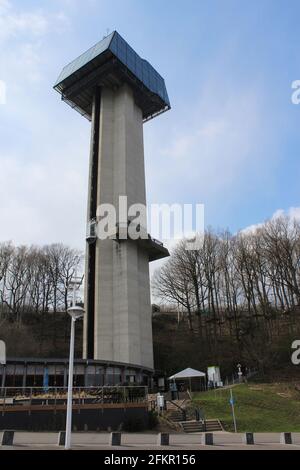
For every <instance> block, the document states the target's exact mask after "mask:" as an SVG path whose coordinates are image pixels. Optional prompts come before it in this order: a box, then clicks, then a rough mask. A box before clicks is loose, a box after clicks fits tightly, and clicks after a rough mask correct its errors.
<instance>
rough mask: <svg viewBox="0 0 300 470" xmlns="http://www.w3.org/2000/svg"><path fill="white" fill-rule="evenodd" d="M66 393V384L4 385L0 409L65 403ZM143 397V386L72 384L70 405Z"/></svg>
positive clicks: (136, 400)
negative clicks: (52, 385) (75, 385)
mask: <svg viewBox="0 0 300 470" xmlns="http://www.w3.org/2000/svg"><path fill="white" fill-rule="evenodd" d="M67 392H68V389H67V387H4V388H2V389H0V412H3V411H4V410H5V408H7V407H12V406H16V405H20V406H30V407H34V406H42V405H45V406H47V405H48V406H49V405H54V406H56V405H66V403H67ZM147 397H148V389H147V387H144V386H134V387H130V386H126V387H125V386H124V387H123V386H118V387H112V386H111V387H73V405H88V404H99V405H101V404H117V403H143V402H146V401H147Z"/></svg>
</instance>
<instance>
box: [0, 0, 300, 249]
mask: <svg viewBox="0 0 300 470" xmlns="http://www.w3.org/2000/svg"><path fill="white" fill-rule="evenodd" d="M299 15H300V3H299V2H298V1H292V0H289V2H284V1H276V0H272V1H267V0H262V1H251V2H248V1H246V0H244V1H242V0H240V1H230V0H227V1H225V0H224V1H221V0H218V1H216V0H215V1H214V0H213V1H212V0H201V1H196V0H185V1H184V2H183V1H177V0H172V1H171V0H164V1H158V0H151V1H146V0H115V1H114V0H109V1H108V0H97V1H96V0H85V1H83V0H47V1H46V0H45V1H41V0H39V1H38V0H36V1H35V0H28V1H26V0H0V80H2V81H5V82H6V85H7V101H6V104H5V105H0V217H1V232H0V239H1V240H13V241H14V242H15V243H28V244H30V243H50V242H58V241H63V242H65V243H69V244H70V245H72V246H76V247H78V248H82V247H83V246H84V237H85V217H86V216H85V211H86V193H87V171H88V157H89V138H90V134H89V131H90V129H89V123H88V121H86V120H85V119H84V118H82V117H81V116H80V115H79V114H77V113H76V112H75V111H73V110H72V109H71V108H69V107H68V106H67V105H65V104H64V103H61V101H60V97H59V95H58V94H57V93H56V92H54V91H53V89H52V86H53V84H54V82H55V80H56V78H57V76H58V74H59V72H60V71H61V68H62V67H63V66H64V65H65V64H66V63H68V62H70V61H71V60H72V59H74V58H75V57H77V56H78V55H79V54H80V53H82V52H84V51H85V50H86V49H87V48H89V47H90V46H91V45H93V44H94V43H96V42H97V41H98V40H100V39H102V37H103V36H104V35H106V34H107V30H109V31H112V30H114V29H117V30H118V32H119V33H120V34H121V35H122V36H123V37H124V38H125V39H126V40H127V41H128V42H129V44H130V45H131V46H132V47H133V48H134V49H135V50H136V51H137V52H138V53H139V54H140V55H141V56H142V57H145V58H147V59H148V60H149V61H150V62H151V63H152V65H153V66H154V67H155V68H157V70H158V71H159V72H160V73H161V75H163V77H164V78H165V81H166V85H167V89H168V92H169V96H170V100H171V105H172V110H171V111H169V112H168V113H165V114H164V115H162V116H160V117H158V118H156V119H154V120H152V121H150V122H149V123H147V124H145V126H144V137H145V158H146V174H147V194H148V202H155V203H165V202H167V203H168V202H169V203H174V202H178V203H204V204H205V217H206V219H205V221H206V225H211V226H213V227H215V228H229V229H230V230H231V231H233V232H235V231H237V230H239V229H244V228H245V227H248V226H250V225H253V224H257V223H260V222H262V221H263V220H265V219H267V218H270V217H271V216H272V215H273V214H274V213H276V212H277V211H278V210H283V211H285V212H289V211H290V212H291V213H293V214H297V215H298V214H300V209H299V206H300V197H299V189H298V188H299V178H300V163H299V157H298V154H299V148H300V132H299V126H300V105H298V106H297V105H294V104H292V102H291V94H292V89H291V84H292V82H293V81H294V80H297V79H300V67H299V44H300V28H299Z"/></svg>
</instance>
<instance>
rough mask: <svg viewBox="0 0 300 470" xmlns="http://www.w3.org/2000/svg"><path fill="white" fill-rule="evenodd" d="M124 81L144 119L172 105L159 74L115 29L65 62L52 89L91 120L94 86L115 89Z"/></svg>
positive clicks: (146, 119) (150, 117)
mask: <svg viewBox="0 0 300 470" xmlns="http://www.w3.org/2000/svg"><path fill="white" fill-rule="evenodd" d="M124 83H127V84H129V85H130V87H131V88H132V90H133V92H134V99H135V102H136V104H137V105H138V106H139V108H140V109H141V110H142V113H143V121H144V122H145V121H148V120H149V119H152V118H154V117H155V116H157V115H159V114H161V113H163V112H165V111H167V110H169V109H170V108H171V106H170V101H169V97H168V93H167V89H166V85H165V81H164V79H163V78H162V76H161V75H160V74H159V73H158V72H157V71H156V70H155V69H154V68H153V67H152V65H151V64H149V62H148V61H147V60H145V59H142V58H141V57H140V56H139V55H138V54H137V53H136V52H135V51H134V50H133V49H132V47H130V46H129V44H128V43H127V42H126V41H125V40H124V39H123V38H122V36H120V34H119V33H118V32H117V31H113V32H112V33H111V34H109V35H108V36H106V37H105V38H104V39H102V41H100V42H98V43H97V44H95V45H94V46H93V47H91V48H90V49H88V50H87V51H86V52H84V53H83V54H81V55H80V56H79V57H77V59H75V60H73V61H72V62H70V63H69V64H68V65H66V66H65V67H64V68H63V70H62V72H61V73H60V75H59V77H58V79H57V81H56V83H55V85H54V89H55V90H57V91H58V92H59V93H60V94H61V96H62V100H63V101H65V102H66V103H68V104H69V105H70V106H71V107H72V108H74V109H76V110H77V111H78V112H79V113H80V114H82V115H83V116H85V117H86V118H87V119H89V120H91V118H92V103H93V96H94V93H95V87H97V86H100V87H108V88H111V89H113V90H116V89H118V88H119V87H120V86H121V85H123V84H124Z"/></svg>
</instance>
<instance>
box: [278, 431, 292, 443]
mask: <svg viewBox="0 0 300 470" xmlns="http://www.w3.org/2000/svg"><path fill="white" fill-rule="evenodd" d="M280 444H293V440H292V433H291V432H282V433H281V434H280Z"/></svg>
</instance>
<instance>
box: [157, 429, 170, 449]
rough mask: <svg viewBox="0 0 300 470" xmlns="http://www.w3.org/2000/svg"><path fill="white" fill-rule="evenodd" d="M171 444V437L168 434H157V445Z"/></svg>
mask: <svg viewBox="0 0 300 470" xmlns="http://www.w3.org/2000/svg"><path fill="white" fill-rule="evenodd" d="M169 442H170V435H169V434H168V433H167V432H160V433H159V434H157V445H158V446H168V445H169Z"/></svg>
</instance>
